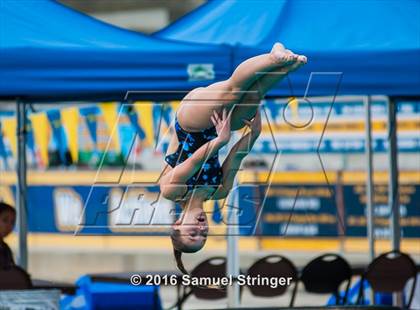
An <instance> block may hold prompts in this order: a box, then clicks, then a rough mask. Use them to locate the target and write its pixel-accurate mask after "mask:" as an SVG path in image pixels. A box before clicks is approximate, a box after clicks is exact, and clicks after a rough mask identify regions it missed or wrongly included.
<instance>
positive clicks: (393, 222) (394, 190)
mask: <svg viewBox="0 0 420 310" xmlns="http://www.w3.org/2000/svg"><path fill="white" fill-rule="evenodd" d="M387 106H388V165H389V166H388V167H389V168H388V208H389V212H390V239H391V240H390V241H391V248H392V250H398V251H399V250H400V239H401V227H400V203H399V188H398V185H399V184H398V151H397V118H396V112H397V104H396V102H395V100H394V99H393V98H392V97H391V98H389V99H388V105H387ZM401 302H402V296H401V294H398V293H397V294H393V298H392V304H393V305H394V306H400V305H401Z"/></svg>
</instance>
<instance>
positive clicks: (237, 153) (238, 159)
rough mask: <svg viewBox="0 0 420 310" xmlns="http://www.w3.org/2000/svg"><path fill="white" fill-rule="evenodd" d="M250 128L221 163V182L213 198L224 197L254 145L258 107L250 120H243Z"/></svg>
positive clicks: (257, 126) (257, 133)
mask: <svg viewBox="0 0 420 310" xmlns="http://www.w3.org/2000/svg"><path fill="white" fill-rule="evenodd" d="M243 121H244V122H245V123H246V124H247V125H248V126H249V127H250V129H251V132H249V133H247V134H246V135H245V136H243V137H242V138H241V139H240V140H239V141H238V142H237V143H236V144H235V145H234V146H233V147H232V149H231V150H230V152H229V154H228V156H227V157H226V159H225V161H224V162H223V165H222V171H223V183H222V184H221V185H220V187H219V188H218V189H217V191H216V192H215V194H214V196H213V199H223V198H225V197H226V196H227V195H228V194H229V192H230V191H231V189H232V186H233V182H234V180H235V177H236V174H237V173H238V171H239V168H240V167H241V163H242V160H243V159H244V158H245V157H246V156H247V155H248V153H249V152H250V151H251V149H252V147H253V146H254V143H255V141H256V140H257V139H258V137H259V135H260V133H261V112H260V109H258V110H257V113H256V115H255V117H254V119H253V120H252V121H248V120H243Z"/></svg>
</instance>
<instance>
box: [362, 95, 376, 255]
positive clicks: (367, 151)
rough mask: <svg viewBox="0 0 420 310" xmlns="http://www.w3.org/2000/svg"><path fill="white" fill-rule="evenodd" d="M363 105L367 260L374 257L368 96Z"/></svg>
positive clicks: (372, 184)
mask: <svg viewBox="0 0 420 310" xmlns="http://www.w3.org/2000/svg"><path fill="white" fill-rule="evenodd" d="M363 101H364V106H365V117H366V119H365V131H366V132H365V134H366V138H365V154H366V169H367V175H366V198H367V199H366V216H367V235H368V240H369V260H370V261H373V259H374V258H375V235H374V231H375V223H374V221H375V215H374V209H373V208H374V199H373V191H374V183H373V153H372V118H371V104H372V100H371V97H370V96H365V97H364V98H363Z"/></svg>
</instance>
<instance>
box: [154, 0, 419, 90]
mask: <svg viewBox="0 0 420 310" xmlns="http://www.w3.org/2000/svg"><path fill="white" fill-rule="evenodd" d="M419 20H420V2H419V1H410V0H404V1H376V0H356V1H333V2H332V1H307V0H278V1H271V0H261V1H252V0H247V1H235V0H230V1H224V0H212V1H208V2H207V3H206V4H205V5H203V6H201V7H199V8H198V9H197V10H195V11H193V12H191V13H190V14H187V15H186V16H184V17H182V18H181V19H179V20H178V21H176V22H175V23H173V24H172V25H169V26H168V27H166V28H164V29H163V30H161V31H159V32H157V33H155V34H154V36H155V37H157V38H165V39H173V40H177V41H183V42H195V43H219V44H231V45H233V46H234V47H235V50H234V65H235V66H236V65H237V64H239V63H240V62H241V61H243V60H245V59H247V58H249V57H251V56H254V55H257V54H260V53H267V52H268V51H270V49H271V47H272V45H273V43H274V42H276V41H280V42H282V43H284V44H285V46H286V47H288V48H290V49H291V50H293V51H295V52H297V53H300V54H304V55H307V56H308V60H309V61H308V64H307V65H306V66H304V67H303V68H302V69H300V70H299V71H297V72H295V73H293V74H292V75H290V79H291V83H292V86H293V94H295V95H300V96H302V95H304V94H305V92H306V87H307V85H308V80H309V77H310V75H311V72H320V73H325V72H328V73H331V72H334V73H339V74H340V75H341V84H340V85H339V89H338V93H339V94H341V95H344V94H356V95H359V94H363V95H366V94H368V95H369V94H386V95H418V94H419V89H420V88H419V86H420V57H419V56H420V40H419V33H420V23H419V22H418V21H419ZM313 78H315V77H314V76H313ZM331 83H333V84H334V85H331ZM335 84H336V83H334V82H332V80H331V78H328V77H326V76H325V75H324V77H317V79H316V85H314V87H310V89H309V93H310V95H333V92H334V91H335V90H336V87H335ZM290 94H291V91H290V89H289V88H288V87H284V85H283V84H280V85H278V87H275V88H273V89H272V90H271V91H270V92H269V95H272V96H281V95H290Z"/></svg>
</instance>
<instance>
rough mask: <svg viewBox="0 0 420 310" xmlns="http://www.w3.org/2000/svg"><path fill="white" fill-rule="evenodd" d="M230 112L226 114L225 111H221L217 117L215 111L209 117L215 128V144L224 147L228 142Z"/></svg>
mask: <svg viewBox="0 0 420 310" xmlns="http://www.w3.org/2000/svg"><path fill="white" fill-rule="evenodd" d="M231 115H232V111H230V112H229V114H228V113H227V111H226V109H223V112H222V113H221V114H220V115H219V114H218V113H217V112H216V111H213V115H212V116H211V121H212V123H213V125H214V126H215V127H216V132H217V138H216V140H217V142H218V143H220V144H221V145H226V144H227V143H228V142H229V140H230V117H231Z"/></svg>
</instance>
